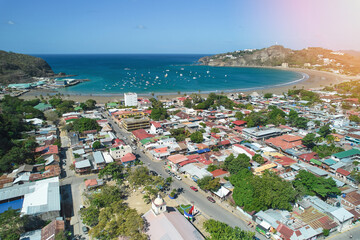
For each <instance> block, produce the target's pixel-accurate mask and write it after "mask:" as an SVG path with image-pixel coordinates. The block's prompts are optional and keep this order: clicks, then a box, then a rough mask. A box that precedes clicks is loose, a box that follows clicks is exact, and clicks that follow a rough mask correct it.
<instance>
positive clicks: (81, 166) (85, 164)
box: [75, 159, 91, 174]
mask: <svg viewBox="0 0 360 240" xmlns="http://www.w3.org/2000/svg"><path fill="white" fill-rule="evenodd" d="M75 171H76V172H77V173H80V174H83V173H89V172H90V171H91V163H90V161H89V160H88V159H85V160H81V161H78V162H75Z"/></svg>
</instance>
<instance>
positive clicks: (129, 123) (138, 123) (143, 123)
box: [121, 117, 150, 131]
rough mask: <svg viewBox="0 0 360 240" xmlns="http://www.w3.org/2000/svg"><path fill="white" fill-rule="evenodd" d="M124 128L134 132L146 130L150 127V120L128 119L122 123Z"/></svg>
mask: <svg viewBox="0 0 360 240" xmlns="http://www.w3.org/2000/svg"><path fill="white" fill-rule="evenodd" d="M121 123H122V126H123V128H124V129H125V130H127V131H134V130H137V129H146V128H149V127H150V120H149V119H148V118H146V117H144V118H139V119H137V118H127V119H123V120H122V121H121Z"/></svg>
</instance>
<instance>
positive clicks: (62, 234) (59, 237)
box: [55, 230, 67, 240]
mask: <svg viewBox="0 0 360 240" xmlns="http://www.w3.org/2000/svg"><path fill="white" fill-rule="evenodd" d="M55 240H67V237H66V236H65V232H64V231H63V230H60V231H59V232H58V233H57V234H56V235H55Z"/></svg>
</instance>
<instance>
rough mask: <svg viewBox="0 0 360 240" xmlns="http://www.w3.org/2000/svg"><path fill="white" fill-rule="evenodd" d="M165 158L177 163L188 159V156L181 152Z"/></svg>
mask: <svg viewBox="0 0 360 240" xmlns="http://www.w3.org/2000/svg"><path fill="white" fill-rule="evenodd" d="M167 159H168V160H169V161H170V162H172V163H174V164H178V163H181V162H183V161H186V160H188V158H187V157H186V156H185V155H182V154H175V155H172V156H169V157H168V158H167Z"/></svg>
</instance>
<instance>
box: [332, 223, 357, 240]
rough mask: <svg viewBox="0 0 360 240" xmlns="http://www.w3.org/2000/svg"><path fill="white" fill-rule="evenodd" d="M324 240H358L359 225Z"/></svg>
mask: <svg viewBox="0 0 360 240" xmlns="http://www.w3.org/2000/svg"><path fill="white" fill-rule="evenodd" d="M326 239H331V240H347V239H352V240H360V224H358V225H356V226H354V227H353V228H352V229H350V230H348V231H345V232H343V233H334V234H332V235H331V236H329V237H328V238H326Z"/></svg>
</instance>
